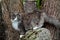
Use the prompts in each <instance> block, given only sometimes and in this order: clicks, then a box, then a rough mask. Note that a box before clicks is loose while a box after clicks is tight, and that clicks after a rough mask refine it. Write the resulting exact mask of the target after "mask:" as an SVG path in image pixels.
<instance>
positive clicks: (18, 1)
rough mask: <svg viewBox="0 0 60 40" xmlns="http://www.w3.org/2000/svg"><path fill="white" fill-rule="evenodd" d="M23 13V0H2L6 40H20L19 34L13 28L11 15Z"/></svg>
mask: <svg viewBox="0 0 60 40" xmlns="http://www.w3.org/2000/svg"><path fill="white" fill-rule="evenodd" d="M15 12H17V13H18V14H21V12H23V5H22V0H2V18H3V20H4V24H5V25H6V26H5V27H6V30H5V34H6V40H19V33H18V32H17V31H15V30H14V29H13V28H12V23H11V14H12V13H15Z"/></svg>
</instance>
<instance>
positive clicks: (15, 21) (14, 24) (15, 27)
mask: <svg viewBox="0 0 60 40" xmlns="http://www.w3.org/2000/svg"><path fill="white" fill-rule="evenodd" d="M11 22H12V27H13V28H14V29H15V30H18V31H19V28H18V24H19V22H18V19H17V17H16V18H15V19H14V20H12V19H11Z"/></svg>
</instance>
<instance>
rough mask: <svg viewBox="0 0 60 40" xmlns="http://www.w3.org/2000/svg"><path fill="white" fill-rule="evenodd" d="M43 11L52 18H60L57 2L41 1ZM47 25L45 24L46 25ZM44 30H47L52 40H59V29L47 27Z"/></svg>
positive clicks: (53, 0) (56, 0) (59, 8)
mask: <svg viewBox="0 0 60 40" xmlns="http://www.w3.org/2000/svg"><path fill="white" fill-rule="evenodd" d="M43 2H44V4H43V10H44V11H45V12H46V13H47V14H48V15H49V16H52V17H53V18H56V19H59V16H60V14H59V13H60V7H59V6H60V5H59V3H60V1H59V0H45V1H44V0H43ZM46 25H47V24H46ZM46 28H48V29H49V30H50V31H51V36H52V40H59V36H58V35H59V29H57V28H55V26H54V27H53V26H51V25H47V26H46Z"/></svg>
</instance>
